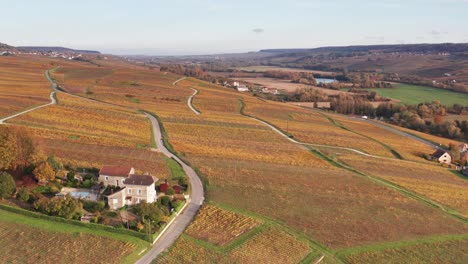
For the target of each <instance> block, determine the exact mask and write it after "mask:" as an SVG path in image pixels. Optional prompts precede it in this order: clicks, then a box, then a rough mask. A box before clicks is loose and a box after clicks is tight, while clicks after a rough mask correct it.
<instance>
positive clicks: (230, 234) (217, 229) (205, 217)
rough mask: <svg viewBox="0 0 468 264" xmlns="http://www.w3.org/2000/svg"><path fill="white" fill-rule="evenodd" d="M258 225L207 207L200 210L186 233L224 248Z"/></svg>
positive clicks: (251, 220)
mask: <svg viewBox="0 0 468 264" xmlns="http://www.w3.org/2000/svg"><path fill="white" fill-rule="evenodd" d="M259 224H260V222H259V221H257V220H255V219H253V218H250V217H246V216H242V215H240V214H237V213H233V212H230V211H226V210H223V209H220V208H217V207H214V206H211V205H207V206H205V207H203V208H202V209H201V210H200V212H199V214H198V217H197V220H196V221H194V222H193V223H192V224H191V225H190V226H189V227H188V229H187V230H186V233H187V234H188V235H190V236H192V237H194V238H196V239H200V240H205V241H207V242H209V243H212V244H215V245H218V246H224V245H226V244H228V243H230V242H231V241H232V240H233V239H235V238H237V237H238V236H240V235H242V234H244V233H246V232H247V231H249V230H251V229H252V228H254V227H256V226H258V225H259Z"/></svg>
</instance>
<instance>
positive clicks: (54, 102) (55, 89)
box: [0, 70, 57, 124]
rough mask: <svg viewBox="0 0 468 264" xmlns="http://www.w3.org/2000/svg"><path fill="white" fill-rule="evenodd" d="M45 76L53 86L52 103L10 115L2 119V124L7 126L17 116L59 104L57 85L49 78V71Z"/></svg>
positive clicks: (0, 120) (0, 122)
mask: <svg viewBox="0 0 468 264" xmlns="http://www.w3.org/2000/svg"><path fill="white" fill-rule="evenodd" d="M45 76H46V77H47V80H49V82H50V83H51V85H52V92H50V96H49V97H50V103H48V104H43V105H39V106H36V107H33V108H30V109H28V110H24V111H21V112H19V113H16V114H14V115H10V116H7V117H4V118H2V119H0V124H5V121H7V120H9V119H12V118H15V117H17V116H20V115H23V114H26V113H29V112H31V111H34V110H37V109H40V108H43V107H46V106H49V105H54V104H57V100H55V93H56V92H57V84H55V83H54V82H53V81H52V79H51V78H50V76H49V71H48V70H47V71H45Z"/></svg>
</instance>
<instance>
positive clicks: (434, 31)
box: [430, 30, 448, 36]
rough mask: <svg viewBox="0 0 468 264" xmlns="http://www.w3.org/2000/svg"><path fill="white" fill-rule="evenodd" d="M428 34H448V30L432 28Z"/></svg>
mask: <svg viewBox="0 0 468 264" xmlns="http://www.w3.org/2000/svg"><path fill="white" fill-rule="evenodd" d="M430 34H431V35H433V36H440V35H446V34H448V32H447V31H438V30H432V31H431V32H430Z"/></svg>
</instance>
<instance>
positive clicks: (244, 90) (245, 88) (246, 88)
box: [237, 84, 249, 92]
mask: <svg viewBox="0 0 468 264" xmlns="http://www.w3.org/2000/svg"><path fill="white" fill-rule="evenodd" d="M237 91H239V92H248V91H249V88H248V87H247V86H245V85H244V84H241V85H239V86H238V87H237Z"/></svg>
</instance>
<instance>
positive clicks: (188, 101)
mask: <svg viewBox="0 0 468 264" xmlns="http://www.w3.org/2000/svg"><path fill="white" fill-rule="evenodd" d="M190 89H192V90H193V94H192V95H191V96H189V98H188V99H187V105H188V107H189V108H190V110H192V111H193V112H194V113H195V114H196V115H199V114H201V113H200V112H199V111H198V110H197V109H195V107H193V105H192V101H193V97H194V96H195V95H197V94H198V90H197V89H195V88H190Z"/></svg>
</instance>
